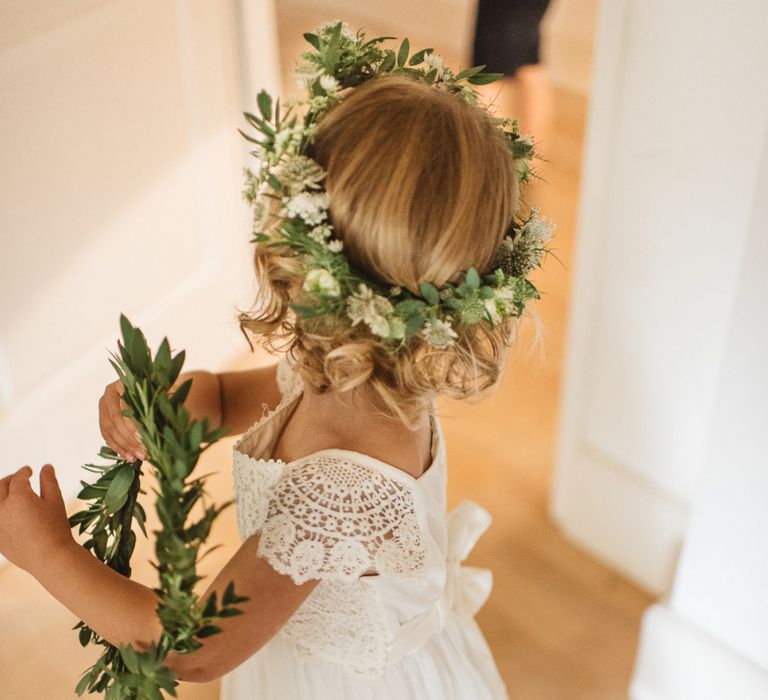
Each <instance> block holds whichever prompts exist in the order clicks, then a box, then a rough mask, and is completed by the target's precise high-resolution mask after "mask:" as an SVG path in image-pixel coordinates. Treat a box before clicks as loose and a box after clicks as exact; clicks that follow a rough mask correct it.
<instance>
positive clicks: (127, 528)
mask: <svg viewBox="0 0 768 700" xmlns="http://www.w3.org/2000/svg"><path fill="white" fill-rule="evenodd" d="M259 107H260V109H261V110H262V113H264V112H269V111H270V109H271V103H268V102H267V101H265V100H263V101H262V102H261V103H260V105H259ZM265 118H269V116H268V115H265ZM120 328H121V331H122V337H123V342H122V343H120V341H118V349H119V356H118V355H115V354H113V353H110V354H111V355H112V357H113V358H114V359H113V360H110V364H112V366H113V367H114V368H115V370H116V372H117V374H118V376H119V378H120V380H121V381H122V383H123V386H124V393H123V396H122V398H123V401H125V403H126V404H127V405H128V406H129V408H128V409H125V410H124V411H123V413H124V415H126V416H128V417H130V418H131V419H132V420H133V422H134V424H135V426H136V429H137V430H138V432H139V434H140V436H141V442H142V444H143V445H144V448H145V450H146V452H147V460H148V463H149V465H150V470H151V471H152V473H153V476H154V477H155V479H156V481H157V489H153V491H155V493H156V495H157V498H156V501H155V509H156V511H157V515H158V517H159V519H160V523H161V529H160V530H156V531H155V532H154V533H153V534H154V535H155V536H156V542H155V556H156V558H157V561H156V562H153V565H154V567H155V568H156V569H157V571H158V577H159V583H158V586H157V588H155V589H153V590H154V591H155V593H156V594H157V595H158V599H159V603H158V607H157V614H158V618H159V619H160V622H161V623H162V627H163V633H162V636H161V638H160V640H159V641H158V642H157V643H153V644H152V646H151V647H150V648H149V649H148V650H147V651H143V652H142V651H139V650H137V649H134V648H133V646H132V645H127V646H123V647H120V648H117V647H115V646H113V645H112V644H110V643H109V642H108V641H107V640H105V639H102V638H101V637H99V636H98V635H97V634H96V632H95V631H93V630H92V629H90V628H89V627H88V626H87V625H86V624H85V623H84V622H82V621H81V622H79V623H78V624H77V625H75V627H74V629H77V630H79V632H78V638H79V640H80V643H81V644H82V645H83V646H87V645H88V644H95V645H97V646H101V647H103V652H102V654H101V656H100V657H99V659H98V660H97V661H96V663H95V664H94V665H93V666H92V667H90V668H89V669H87V670H86V671H85V672H84V674H83V676H82V678H81V679H80V682H79V683H78V684H77V687H76V689H75V692H76V693H77V694H78V695H82V694H83V693H85V692H89V693H104V697H105V698H107V699H108V700H112V699H115V700H161V699H162V697H163V695H162V692H161V691H165V692H167V693H169V694H170V695H172V696H175V695H176V693H175V690H174V689H175V687H176V686H177V684H178V679H177V678H176V674H175V673H174V672H173V671H171V670H170V669H169V668H167V667H166V666H165V665H164V664H163V660H164V659H165V658H166V656H167V655H168V654H170V653H176V654H186V653H192V652H194V651H195V650H197V649H199V648H200V646H201V642H200V641H199V640H200V639H204V638H205V637H208V636H210V635H213V634H218V633H219V632H220V631H221V628H220V627H218V626H217V625H216V624H214V623H215V622H216V621H217V620H219V619H223V618H227V617H232V616H234V615H238V614H240V613H241V612H242V611H241V610H240V609H239V608H237V607H236V605H237V604H238V603H242V602H245V601H246V600H247V598H244V597H242V596H238V595H237V594H236V593H235V591H234V585H233V583H232V582H230V584H229V585H228V586H227V588H226V590H225V592H224V594H223V595H222V599H221V601H220V602H218V601H217V599H216V594H215V592H214V593H212V594H211V595H210V596H209V597H208V598H207V600H199V599H198V597H197V596H196V595H195V593H194V587H195V584H196V583H197V582H198V581H199V580H200V576H198V575H197V569H196V565H197V562H198V560H199V558H200V557H199V551H200V548H201V547H202V545H204V544H205V542H206V541H207V539H208V536H209V534H210V530H211V526H212V525H213V523H214V521H215V519H216V518H217V517H218V515H219V514H220V513H221V512H222V511H223V510H224V509H225V508H227V507H228V506H229V505H231V503H232V501H228V502H227V503H225V504H223V505H221V506H215V505H211V504H207V503H206V492H205V477H202V476H201V477H197V478H192V472H193V471H194V468H195V466H196V464H197V462H198V460H199V458H200V455H201V454H202V453H203V452H204V451H205V450H206V449H208V447H210V446H211V445H212V444H214V443H215V442H216V441H217V440H218V439H219V438H220V437H222V436H223V435H224V434H225V433H226V432H227V429H226V428H223V427H222V428H219V429H217V430H209V429H208V420H207V418H203V419H202V420H191V419H190V415H189V412H188V411H187V410H186V408H184V400H185V399H186V397H187V396H188V394H189V389H190V387H191V386H192V379H187V380H186V381H184V382H182V383H181V384H180V385H179V386H178V388H176V389H175V391H173V392H171V389H172V387H173V386H174V383H175V382H176V380H177V379H178V377H179V374H180V372H181V368H182V366H183V364H184V357H185V353H184V351H183V350H182V351H181V352H179V353H177V354H176V355H172V354H171V349H170V345H169V343H168V339H167V338H164V339H163V341H162V343H161V344H160V347H159V348H158V350H157V353H156V355H155V357H154V358H152V356H151V354H150V351H149V347H148V345H147V341H146V339H145V337H144V334H143V333H142V332H141V330H140V329H138V328H136V327H134V326H133V325H132V324H131V323H130V321H129V320H128V319H127V318H126V317H125V315H123V314H121V315H120ZM99 456H100V457H102V458H103V459H106V460H108V461H109V462H111V464H107V465H96V464H87V465H85V466H84V469H86V470H88V471H91V472H94V473H96V474H99V477H98V479H97V480H96V481H95V482H93V483H87V482H85V481H81V484H82V485H83V488H82V490H81V491H80V493H79V494H78V498H81V499H83V500H85V501H90V503H89V505H88V506H87V508H85V509H84V510H81V511H79V512H77V513H75V514H73V515H72V516H71V517H70V518H69V523H70V525H71V526H72V527H77V528H78V530H79V533H80V534H83V533H86V534H88V535H89V536H90V537H89V539H87V540H86V541H85V542H84V543H83V547H85V549H88V550H90V551H91V552H92V553H93V554H94V556H96V557H97V558H98V559H100V560H102V561H103V562H104V563H105V564H106V565H107V566H109V567H110V568H112V569H114V570H115V571H117V572H118V573H120V574H122V575H123V576H127V577H130V575H131V565H130V560H131V555H132V554H133V550H134V546H135V543H136V535H135V533H134V531H133V527H132V526H133V521H134V520H135V521H136V524H137V525H138V527H139V528H140V529H141V531H142V532H143V533H144V535H145V536H146V534H147V532H146V527H145V522H146V513H145V512H144V509H143V508H142V506H141V504H140V503H139V502H138V500H137V497H138V494H139V493H140V492H141V493H144V491H142V490H141V477H142V476H143V471H142V463H141V462H140V461H136V462H127V461H125V460H123V459H122V458H121V457H119V455H117V453H115V452H114V451H113V450H112V449H111V448H110V447H108V446H106V445H105V446H103V447H102V448H101V450H100V451H99ZM199 502H200V503H201V505H202V506H203V514H202V516H200V517H199V518H198V519H197V520H193V519H192V515H191V514H192V510H193V508H194V506H195V505H196V504H198V503H199Z"/></svg>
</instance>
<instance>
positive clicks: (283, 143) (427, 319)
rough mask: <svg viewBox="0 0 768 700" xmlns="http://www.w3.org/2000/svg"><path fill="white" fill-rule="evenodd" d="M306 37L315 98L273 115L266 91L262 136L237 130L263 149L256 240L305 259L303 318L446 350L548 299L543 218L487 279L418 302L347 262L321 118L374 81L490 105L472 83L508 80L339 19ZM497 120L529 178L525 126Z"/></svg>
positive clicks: (519, 232) (425, 287)
mask: <svg viewBox="0 0 768 700" xmlns="http://www.w3.org/2000/svg"><path fill="white" fill-rule="evenodd" d="M304 38H305V39H306V40H307V41H308V42H309V43H310V44H311V45H312V50H309V51H306V52H304V53H303V54H302V55H301V59H302V60H301V62H300V63H299V64H298V65H297V67H296V69H295V72H294V73H295V76H296V78H297V80H298V81H299V83H300V84H301V85H302V86H304V87H305V88H306V90H307V98H306V99H305V100H301V101H300V100H296V99H292V100H290V101H289V102H288V104H286V105H285V106H284V107H283V108H282V109H281V106H280V101H279V100H277V101H276V102H275V104H274V106H273V100H272V98H271V96H270V95H269V94H268V93H267V92H266V91H264V90H262V91H261V92H260V93H259V94H258V96H257V105H258V109H259V116H257V115H254V114H250V113H248V112H246V113H245V118H246V120H247V121H248V123H249V124H250V125H251V126H253V127H254V128H255V129H256V130H257V131H258V132H259V136H260V138H253V137H252V136H249V135H248V134H246V133H244V132H243V131H240V133H241V134H242V136H243V137H244V138H245V139H247V140H248V141H249V142H250V143H252V144H254V145H255V150H253V151H252V152H251V154H252V155H253V156H255V157H256V159H257V160H258V163H257V165H256V167H255V168H254V169H253V170H250V169H247V168H246V169H245V176H246V188H245V190H244V191H243V195H244V197H245V199H246V200H247V201H248V202H249V203H250V204H251V205H253V207H254V237H253V238H252V239H251V241H250V242H251V243H256V244H257V245H270V246H280V247H288V248H289V249H291V250H293V251H294V252H295V253H296V255H298V256H299V257H300V258H301V259H302V261H303V274H304V282H303V286H302V289H303V291H304V292H305V293H306V297H307V299H306V301H307V303H303V304H292V305H291V308H292V309H293V311H294V312H295V313H296V315H297V317H298V318H300V319H311V318H317V317H321V316H325V315H330V316H333V317H335V318H336V319H339V320H341V321H342V322H343V323H344V324H347V325H352V326H356V325H358V324H359V323H364V324H365V325H366V326H367V328H368V330H369V331H370V332H371V333H373V334H374V335H375V336H377V337H379V338H380V339H382V340H384V341H386V342H387V343H388V344H389V345H391V347H392V348H393V349H395V350H397V349H399V348H402V347H403V346H404V345H406V343H407V342H408V341H409V340H410V339H411V338H412V337H413V336H414V335H417V334H419V335H421V337H422V338H424V339H425V340H426V341H427V342H428V343H429V344H430V345H432V346H435V347H440V348H442V347H446V346H449V345H452V344H453V343H454V339H455V338H457V337H458V334H457V333H456V331H455V330H454V326H455V325H457V324H474V323H486V324H487V325H488V326H489V327H490V328H493V326H494V325H495V324H498V323H500V322H502V321H504V320H506V319H508V318H510V317H518V316H520V315H522V313H523V309H524V308H525V305H526V303H527V302H528V301H529V300H531V299H538V298H539V292H538V290H537V289H536V287H535V286H534V285H533V284H532V283H531V282H530V281H529V280H528V279H526V277H527V275H528V274H529V273H530V272H531V271H533V270H534V269H535V268H537V267H540V266H541V262H542V258H543V255H544V254H545V253H546V252H548V249H547V248H545V244H546V243H547V242H548V241H549V240H550V238H551V234H552V229H553V226H552V225H551V224H549V223H547V222H545V221H544V220H543V219H541V218H540V217H539V216H538V211H537V210H536V209H533V210H531V212H530V214H529V216H528V217H527V218H526V219H525V220H521V221H517V220H516V221H513V222H512V225H511V226H510V228H509V231H508V233H507V234H506V236H505V237H504V239H503V241H502V243H501V245H500V246H499V249H498V251H497V254H496V256H495V259H494V262H493V269H492V271H491V272H489V273H488V274H484V275H480V274H479V273H478V271H477V270H476V269H475V268H473V267H471V268H469V269H468V270H466V272H465V273H464V275H463V280H462V281H461V283H459V284H456V285H454V284H445V285H443V286H442V287H440V288H437V287H436V286H435V285H433V284H431V283H430V282H428V281H423V282H421V284H420V287H419V291H420V294H414V293H413V292H411V291H410V290H408V289H403V288H401V287H397V286H385V285H382V284H381V283H380V282H378V281H376V280H373V279H372V278H371V277H370V275H367V274H366V273H365V272H364V271H362V270H359V269H355V268H353V267H352V266H351V265H350V263H349V261H348V259H347V257H346V255H345V254H344V252H343V250H344V245H343V243H342V241H341V240H340V239H339V238H338V237H337V236H336V235H335V232H334V229H333V226H332V225H331V224H330V218H329V206H330V204H331V202H330V200H329V196H328V194H327V192H325V191H324V189H323V180H324V178H325V172H324V171H323V169H322V168H321V167H320V165H318V163H317V162H315V161H314V160H313V159H312V158H310V157H309V156H308V155H307V147H308V146H309V144H310V143H311V142H312V139H313V138H314V135H315V133H316V129H317V125H318V123H319V121H320V120H321V119H322V117H323V116H324V115H325V114H326V113H327V112H328V110H329V109H331V108H332V107H334V106H335V105H336V104H338V103H339V102H340V101H341V100H343V99H344V95H343V91H344V90H345V89H346V88H351V87H355V86H357V85H360V84H361V83H363V82H365V81H367V80H370V79H371V78H374V77H375V76H377V75H382V74H387V73H391V74H401V75H407V76H410V77H412V78H413V79H415V80H420V81H422V82H424V83H427V84H429V85H432V86H434V87H435V88H437V89H443V90H447V91H448V92H450V93H453V94H455V95H456V96H457V99H463V100H465V101H467V102H468V103H470V104H472V105H475V106H478V107H479V108H482V105H480V103H479V98H478V94H477V92H476V91H475V90H474V89H473V88H472V87H471V86H472V85H482V84H487V83H490V82H493V81H494V80H497V79H498V78H500V77H501V74H500V73H484V72H483V68H485V66H475V67H473V68H467V69H466V70H463V71H461V72H460V73H458V74H457V75H454V74H453V72H452V71H451V69H450V68H448V67H447V66H446V65H445V64H444V62H443V59H442V58H441V57H440V56H438V55H436V54H435V53H434V52H433V51H432V49H422V50H421V51H417V52H416V53H414V54H413V55H410V56H409V50H410V46H409V43H408V39H403V41H402V43H401V44H400V47H399V50H398V51H397V52H395V51H394V50H392V49H387V48H382V47H381V44H382V42H384V41H385V40H387V39H393V38H394V37H377V38H375V39H370V40H366V38H365V33H364V32H363V31H362V30H358V31H357V32H356V33H353V32H352V31H350V30H349V28H348V26H347V25H346V23H343V22H339V21H337V22H329V23H326V24H323V25H321V26H320V27H318V29H317V30H315V32H314V33H311V34H309V33H308V34H304ZM300 112H303V116H301V115H300ZM491 118H492V120H493V122H494V124H495V125H496V126H497V128H500V129H501V130H502V131H503V133H504V136H505V139H506V143H507V147H508V149H509V152H510V156H511V157H512V158H513V159H514V161H515V166H516V167H515V172H516V175H517V178H518V181H519V183H520V184H521V185H522V184H524V183H526V182H527V181H528V180H529V178H530V176H531V174H532V170H531V166H530V160H531V158H533V157H534V156H535V153H534V144H533V141H532V140H531V139H530V138H529V137H521V136H520V132H519V130H518V125H517V121H516V120H514V119H501V118H497V117H491ZM275 200H277V204H278V209H279V213H278V214H274V213H271V212H273V211H274V210H275V207H274V206H272V207H271V206H270V204H271V203H272V202H274V201H275ZM302 301H304V300H302Z"/></svg>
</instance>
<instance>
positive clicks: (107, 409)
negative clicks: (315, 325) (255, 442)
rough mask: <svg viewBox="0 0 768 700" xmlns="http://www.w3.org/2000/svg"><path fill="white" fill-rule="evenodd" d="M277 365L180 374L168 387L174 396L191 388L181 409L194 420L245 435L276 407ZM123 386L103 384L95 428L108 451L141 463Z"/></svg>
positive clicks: (118, 383)
mask: <svg viewBox="0 0 768 700" xmlns="http://www.w3.org/2000/svg"><path fill="white" fill-rule="evenodd" d="M276 368H277V365H276V364H273V365H270V366H268V367H257V368H255V369H249V370H242V371H239V372H208V371H207V370H194V371H191V372H182V373H181V374H180V375H179V376H178V378H177V379H176V382H175V383H174V385H173V387H172V391H175V390H176V389H177V388H178V387H179V385H180V384H182V383H183V382H185V381H186V380H187V379H192V386H191V387H190V390H189V394H188V395H187V398H186V399H185V401H184V407H185V408H186V409H187V410H188V411H189V414H190V416H191V417H192V419H193V420H201V419H203V418H208V427H209V428H210V429H212V430H214V429H216V428H219V427H221V426H222V425H225V426H227V428H229V433H228V436H232V435H239V434H240V433H243V432H245V431H246V430H247V429H248V428H249V427H250V426H251V425H253V423H254V422H256V420H258V418H259V417H261V415H262V412H263V409H262V406H263V405H264V404H266V405H267V407H268V408H269V409H270V410H272V409H273V408H274V407H275V406H277V404H278V403H279V401H280V398H281V394H280V390H279V388H278V386H277V377H276ZM122 393H123V383H122V382H121V381H120V380H119V379H117V380H115V381H114V382H112V383H110V384H107V386H106V388H105V389H104V394H103V395H102V397H101V398H100V399H99V427H100V429H101V434H102V436H103V437H104V440H105V441H106V443H107V445H109V446H110V447H111V448H112V449H113V450H115V452H117V453H118V454H119V455H122V456H123V457H125V458H126V459H131V460H132V459H144V458H145V456H146V455H145V454H144V448H143V446H142V445H141V442H140V441H139V438H138V435H137V434H136V433H135V427H134V425H133V421H132V420H131V419H130V418H128V417H127V416H124V415H122V411H123V409H125V408H127V407H128V406H127V404H125V402H123V400H122V398H121V396H122Z"/></svg>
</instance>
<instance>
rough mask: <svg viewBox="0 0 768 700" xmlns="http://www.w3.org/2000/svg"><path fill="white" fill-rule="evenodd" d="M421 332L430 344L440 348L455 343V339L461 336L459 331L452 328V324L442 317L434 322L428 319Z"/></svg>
mask: <svg viewBox="0 0 768 700" xmlns="http://www.w3.org/2000/svg"><path fill="white" fill-rule="evenodd" d="M421 334H422V335H423V336H424V338H425V339H426V341H427V342H428V343H429V344H430V345H434V346H435V347H438V348H442V347H446V346H448V345H453V339H454V338H458V337H459V335H458V333H456V331H455V330H453V328H451V324H450V323H449V322H448V321H442V320H441V319H437V320H436V321H435V322H434V323H432V322H431V321H427V322H426V323H425V324H424V328H422V329H421Z"/></svg>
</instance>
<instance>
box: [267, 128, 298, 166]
mask: <svg viewBox="0 0 768 700" xmlns="http://www.w3.org/2000/svg"><path fill="white" fill-rule="evenodd" d="M302 135H303V129H301V128H299V127H286V128H284V129H280V131H278V132H277V133H276V134H275V154H274V155H275V161H274V162H277V160H279V158H280V157H281V156H282V155H283V154H284V153H285V152H286V151H288V150H290V147H291V146H296V147H298V145H299V143H300V141H301V137H302Z"/></svg>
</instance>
